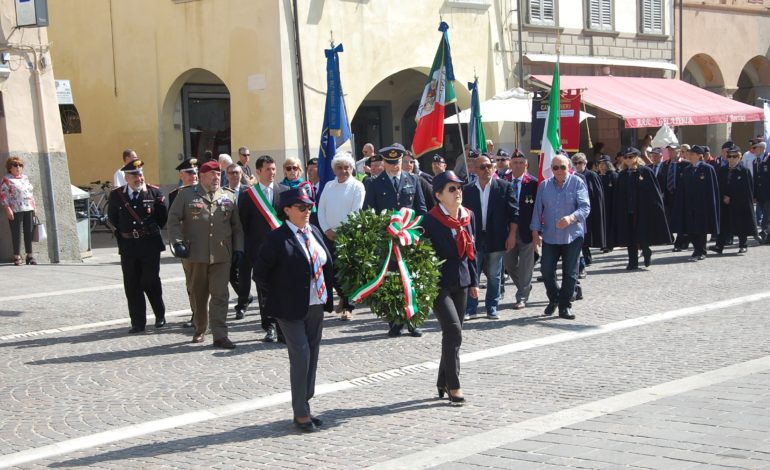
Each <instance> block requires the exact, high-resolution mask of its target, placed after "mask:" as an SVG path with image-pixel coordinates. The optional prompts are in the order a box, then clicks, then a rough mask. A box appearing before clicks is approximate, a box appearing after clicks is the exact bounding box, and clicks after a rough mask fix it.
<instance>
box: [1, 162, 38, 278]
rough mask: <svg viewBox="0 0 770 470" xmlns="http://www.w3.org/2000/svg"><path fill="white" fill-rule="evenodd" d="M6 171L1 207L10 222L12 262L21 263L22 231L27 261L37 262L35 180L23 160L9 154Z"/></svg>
mask: <svg viewBox="0 0 770 470" xmlns="http://www.w3.org/2000/svg"><path fill="white" fill-rule="evenodd" d="M5 170H6V171H7V172H8V174H7V175H5V177H4V178H3V180H2V182H0V207H2V208H3V212H4V213H5V217H6V218H8V222H9V224H10V226H11V241H12V244H13V264H15V265H16V266H21V265H22V261H21V233H22V231H23V232H24V250H25V251H26V253H27V258H26V263H27V264H37V261H36V260H35V257H34V256H33V255H32V219H33V218H34V216H35V197H34V195H33V192H32V189H33V188H32V183H30V181H29V178H27V175H24V174H22V172H23V171H24V162H22V160H21V158H19V157H10V158H9V159H8V160H6V162H5Z"/></svg>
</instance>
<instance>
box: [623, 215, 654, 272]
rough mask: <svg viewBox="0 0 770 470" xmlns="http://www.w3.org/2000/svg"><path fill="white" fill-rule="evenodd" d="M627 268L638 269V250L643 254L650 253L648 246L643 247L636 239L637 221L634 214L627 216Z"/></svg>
mask: <svg viewBox="0 0 770 470" xmlns="http://www.w3.org/2000/svg"><path fill="white" fill-rule="evenodd" d="M627 224H628V229H627V230H628V248H627V249H628V266H629V267H632V268H638V267H639V249H640V248H641V250H642V251H643V252H645V253H648V252H649V251H650V245H644V244H642V243H640V242H639V240H638V237H637V234H638V232H637V225H638V224H637V221H636V216H635V215H634V214H628V221H627Z"/></svg>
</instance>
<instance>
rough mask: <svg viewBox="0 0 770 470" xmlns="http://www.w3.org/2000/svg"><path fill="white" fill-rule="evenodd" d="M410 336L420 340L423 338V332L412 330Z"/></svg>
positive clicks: (416, 329) (417, 329)
mask: <svg viewBox="0 0 770 470" xmlns="http://www.w3.org/2000/svg"><path fill="white" fill-rule="evenodd" d="M409 334H410V335H411V336H413V337H415V338H420V337H422V330H421V329H419V328H410V329H409Z"/></svg>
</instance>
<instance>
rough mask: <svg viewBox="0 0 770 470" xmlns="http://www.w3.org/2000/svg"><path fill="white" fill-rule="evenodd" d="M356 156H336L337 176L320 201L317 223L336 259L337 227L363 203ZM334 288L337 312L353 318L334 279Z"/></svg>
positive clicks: (333, 163) (350, 306)
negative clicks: (356, 169) (354, 174)
mask: <svg viewBox="0 0 770 470" xmlns="http://www.w3.org/2000/svg"><path fill="white" fill-rule="evenodd" d="M355 164H356V163H355V161H354V160H353V157H352V156H351V155H350V154H349V153H347V152H341V153H338V154H337V155H335V156H334V159H333V160H332V169H333V170H334V174H335V176H336V177H337V178H336V179H334V180H332V181H329V182H328V183H326V186H324V189H323V191H321V200H320V201H319V202H318V224H319V225H320V226H321V231H322V232H323V234H324V241H325V242H326V246H327V248H329V252H330V253H331V255H332V259H333V260H336V257H337V254H336V247H335V244H336V243H335V242H336V239H337V232H336V230H337V228H339V226H340V225H342V223H343V222H345V221H346V220H347V218H348V216H349V215H350V214H352V213H353V212H356V211H358V210H361V207H362V206H363V205H364V195H365V192H364V185H363V183H361V182H360V181H358V179H356V178H354V177H353V168H355ZM334 288H335V289H336V290H337V295H338V296H339V297H340V303H339V305H338V306H337V309H336V312H337V313H340V314H341V317H340V319H341V320H350V319H351V318H352V317H353V308H354V306H353V304H351V303H350V301H349V299H348V298H347V297H346V296H345V295H344V294H343V293H342V288H341V285H340V283H339V281H338V280H337V279H336V278H335V280H334Z"/></svg>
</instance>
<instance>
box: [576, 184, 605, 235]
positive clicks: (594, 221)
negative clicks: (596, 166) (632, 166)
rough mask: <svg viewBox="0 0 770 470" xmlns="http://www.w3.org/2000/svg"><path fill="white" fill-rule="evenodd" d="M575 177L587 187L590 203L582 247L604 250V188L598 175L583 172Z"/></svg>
mask: <svg viewBox="0 0 770 470" xmlns="http://www.w3.org/2000/svg"><path fill="white" fill-rule="evenodd" d="M575 175H577V176H579V177H581V178H583V181H585V183H586V187H588V199H589V201H590V202H591V212H590V213H589V214H588V219H586V234H585V240H584V242H583V245H584V246H590V247H592V248H604V247H606V246H607V240H606V233H607V219H606V216H605V212H604V187H603V186H602V180H601V178H600V177H599V175H598V174H596V173H595V172H593V171H591V170H584V171H583V172H582V173H577V172H576V173H575Z"/></svg>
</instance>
